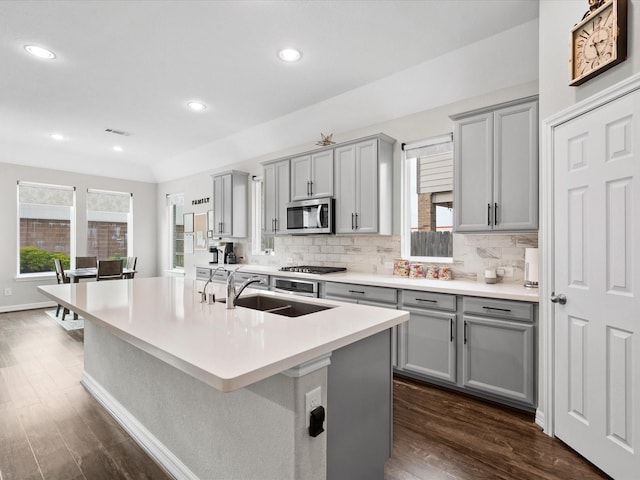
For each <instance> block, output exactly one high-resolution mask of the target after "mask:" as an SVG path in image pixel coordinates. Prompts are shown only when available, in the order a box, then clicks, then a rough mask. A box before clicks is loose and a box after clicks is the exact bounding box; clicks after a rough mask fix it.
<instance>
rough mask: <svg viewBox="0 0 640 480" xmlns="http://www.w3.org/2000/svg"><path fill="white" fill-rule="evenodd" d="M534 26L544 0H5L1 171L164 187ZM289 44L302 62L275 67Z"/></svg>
mask: <svg viewBox="0 0 640 480" xmlns="http://www.w3.org/2000/svg"><path fill="white" fill-rule="evenodd" d="M537 16H538V1H537V0H464V1H462V0H460V1H456V0H446V1H436V0H431V1H382V0H376V1H262V0H260V1H250V0H246V1H220V0H218V1H151V0H147V1H126V2H125V1H115V0H112V1H97V0H92V1H44V0H38V1H25V0H19V1H11V0H9V1H7V0H4V1H1V2H0V65H2V75H0V142H1V144H2V149H1V151H2V153H0V162H6V163H18V164H26V165H34V166H41V167H48V168H57V169H62V170H70V171H77V172H83V173H93V172H96V169H100V171H101V172H103V173H102V174H103V175H105V176H114V177H121V178H122V177H123V178H128V177H129V178H132V179H144V180H148V181H156V180H158V179H161V178H163V175H162V172H160V171H159V169H160V168H161V167H162V165H166V164H167V163H168V162H171V161H172V160H175V161H180V159H181V158H182V156H183V155H184V154H185V152H189V151H193V150H194V149H198V148H201V147H203V146H204V145H207V144H211V143H212V142H217V141H221V140H223V139H227V140H229V139H231V141H233V138H235V137H234V136H236V135H237V134H238V133H240V132H245V131H247V130H249V129H251V128H254V127H256V126H258V125H261V124H265V123H267V122H270V121H272V120H274V119H277V118H280V117H283V116H285V115H291V114H292V113H294V112H297V111H300V110H302V109H305V108H307V107H309V106H311V105H315V104H318V103H319V102H323V101H326V100H328V99H332V98H335V97H338V96H340V95H341V94H344V93H345V92H350V91H353V90H355V89H358V88H361V87H363V86H365V85H368V84H371V83H372V82H375V81H377V80H380V79H383V78H385V77H388V76H390V75H392V74H394V73H396V72H400V71H403V70H406V69H408V68H410V67H413V66H415V65H418V64H421V63H424V62H426V61H428V60H431V59H434V58H436V57H440V56H442V55H444V54H446V53H447V52H451V51H453V50H455V49H459V48H461V47H464V46H465V45H469V44H472V43H475V42H477V41H479V40H481V39H484V38H487V37H490V36H492V35H495V34H496V33H498V32H501V31H504V30H506V29H509V28H512V27H514V26H517V25H520V24H523V23H525V22H529V21H531V20H533V19H536V18H537ZM27 44H35V45H40V46H43V47H46V48H48V49H50V50H52V51H54V52H55V53H56V55H57V58H55V59H54V60H40V59H37V58H35V57H32V56H30V55H28V54H27V53H26V52H25V50H24V48H23V47H24V45H27ZM288 46H293V47H295V48H298V49H299V50H301V52H302V55H303V56H302V59H301V60H300V61H299V62H297V63H294V64H286V63H284V62H282V61H281V60H279V59H278V56H277V52H278V51H279V50H280V49H281V48H284V47H288ZM488 54H490V53H488ZM191 100H198V101H201V102H203V103H205V104H206V105H207V106H208V108H207V109H206V110H204V111H202V112H193V111H190V110H189V109H188V108H187V107H186V103H187V102H188V101H191ZM339 113H340V112H339V109H337V110H336V111H335V114H336V115H338V114H339ZM363 113H366V112H363ZM108 128H110V129H116V130H122V131H126V132H130V133H131V135H130V136H119V135H115V134H113V133H107V132H105V129H108ZM52 133H60V134H62V135H63V136H64V137H65V140H62V141H55V140H52V139H51V137H50V135H51V134H52ZM312 133H313V136H314V137H316V136H319V135H318V133H319V132H315V131H314V132H312ZM286 134H287V132H282V135H286ZM256 141H259V139H256ZM289 141H290V145H291V146H293V145H296V144H299V143H300V141H299V140H297V139H295V138H292V139H290V140H289ZM267 144H268V142H267V143H265V145H267ZM114 145H119V146H121V147H122V148H123V151H122V152H119V153H118V152H115V151H114V150H113V146H114ZM265 148H268V147H266V146H265ZM262 153H268V151H264V152H262ZM227 161H228V158H212V159H211V167H215V165H216V164H220V165H223V164H225V163H227Z"/></svg>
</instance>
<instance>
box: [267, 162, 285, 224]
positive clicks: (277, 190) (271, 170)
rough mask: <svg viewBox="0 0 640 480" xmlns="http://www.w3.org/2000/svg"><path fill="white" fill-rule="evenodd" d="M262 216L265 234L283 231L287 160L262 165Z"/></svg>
mask: <svg viewBox="0 0 640 480" xmlns="http://www.w3.org/2000/svg"><path fill="white" fill-rule="evenodd" d="M263 177H264V208H263V212H264V218H263V225H262V230H263V232H264V233H267V234H277V233H283V232H284V231H285V230H286V228H287V225H286V222H287V203H288V202H289V160H283V161H281V162H276V163H269V164H267V165H265V166H264V171H263Z"/></svg>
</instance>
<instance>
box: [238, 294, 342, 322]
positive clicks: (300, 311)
mask: <svg viewBox="0 0 640 480" xmlns="http://www.w3.org/2000/svg"><path fill="white" fill-rule="evenodd" d="M236 307H244V308H251V309H252V310H259V311H261V312H268V313H275V314H276V315H284V316H285V317H300V316H302V315H308V314H310V313H316V312H321V311H323V310H328V309H329V308H333V307H329V306H327V305H317V304H314V303H306V302H299V301H296V300H291V299H289V298H281V297H272V296H269V295H247V296H245V297H240V298H238V299H237V300H236Z"/></svg>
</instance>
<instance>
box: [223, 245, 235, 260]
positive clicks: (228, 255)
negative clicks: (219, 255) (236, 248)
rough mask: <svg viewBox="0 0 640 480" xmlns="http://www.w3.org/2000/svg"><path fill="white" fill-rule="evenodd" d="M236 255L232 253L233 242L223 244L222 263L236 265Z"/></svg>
mask: <svg viewBox="0 0 640 480" xmlns="http://www.w3.org/2000/svg"><path fill="white" fill-rule="evenodd" d="M236 261H237V260H236V254H235V253H234V252H233V242H227V243H225V244H224V263H225V264H226V263H229V264H233V263H236Z"/></svg>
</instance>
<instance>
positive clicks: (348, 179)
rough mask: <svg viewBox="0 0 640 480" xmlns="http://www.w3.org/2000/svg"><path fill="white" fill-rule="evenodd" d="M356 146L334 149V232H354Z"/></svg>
mask: <svg viewBox="0 0 640 480" xmlns="http://www.w3.org/2000/svg"><path fill="white" fill-rule="evenodd" d="M356 181H357V180H356V148H355V146H354V145H347V146H344V147H338V148H336V149H335V188H336V233H354V229H355V213H356V196H355V193H354V188H355V184H356Z"/></svg>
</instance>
